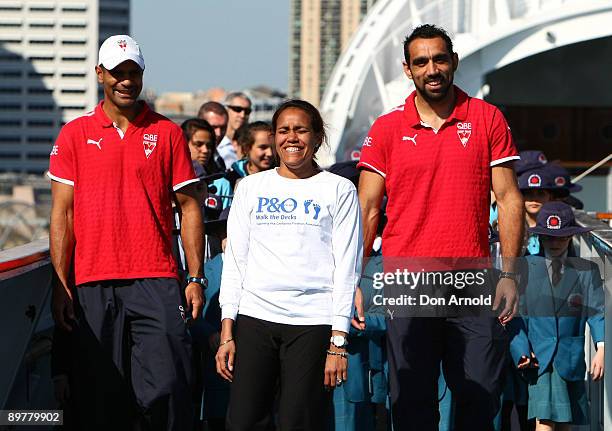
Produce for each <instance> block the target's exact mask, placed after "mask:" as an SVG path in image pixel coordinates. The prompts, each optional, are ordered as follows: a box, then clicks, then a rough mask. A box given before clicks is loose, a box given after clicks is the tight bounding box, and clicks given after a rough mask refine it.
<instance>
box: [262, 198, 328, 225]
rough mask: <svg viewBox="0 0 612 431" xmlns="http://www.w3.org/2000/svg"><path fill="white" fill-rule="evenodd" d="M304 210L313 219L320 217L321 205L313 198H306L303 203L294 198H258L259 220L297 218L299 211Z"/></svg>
mask: <svg viewBox="0 0 612 431" xmlns="http://www.w3.org/2000/svg"><path fill="white" fill-rule="evenodd" d="M302 210H303V212H304V214H305V215H308V216H309V217H310V218H312V220H318V219H319V213H320V212H321V206H320V205H319V204H317V203H316V202H314V201H313V200H312V199H307V200H305V201H304V202H303V203H302V205H299V204H298V201H297V200H295V199H293V198H286V199H282V200H281V199H279V198H268V197H261V196H260V197H259V198H257V211H255V214H256V216H255V217H256V219H257V220H297V215H296V214H297V212H298V211H299V212H301V211H302Z"/></svg>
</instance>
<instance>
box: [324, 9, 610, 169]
mask: <svg viewBox="0 0 612 431" xmlns="http://www.w3.org/2000/svg"><path fill="white" fill-rule="evenodd" d="M424 22H429V23H435V24H437V25H440V26H442V27H444V28H445V29H447V30H448V31H449V32H450V33H451V34H452V35H453V36H454V37H453V38H454V44H455V48H456V51H457V52H458V54H459V57H460V65H459V70H458V71H457V73H456V75H455V81H456V82H457V83H458V85H460V86H461V87H462V88H464V89H465V90H466V91H467V92H468V93H469V94H473V95H478V96H482V95H483V90H484V92H485V93H486V88H484V89H483V88H482V83H483V78H484V76H485V75H486V74H487V73H489V72H491V71H494V70H496V69H499V68H501V67H503V66H506V65H508V64H511V63H514V62H516V61H519V60H521V59H524V58H527V57H530V56H533V55H536V54H539V53H541V52H544V51H548V50H551V49H554V48H559V47H562V46H565V45H570V44H573V43H578V42H583V41H587V40H592V39H596V38H600V37H606V36H610V35H612V26H610V25H609V23H610V22H612V0H606V1H597V0H437V1H427V0H379V1H378V2H377V3H376V5H375V6H374V7H373V8H372V9H371V11H370V13H369V14H368V16H367V17H366V18H365V19H364V22H363V23H362V25H361V26H360V28H359V29H358V31H357V32H356V33H355V35H354V36H353V38H352V40H351V43H350V44H349V47H348V48H347V50H346V51H345V52H344V53H343V54H342V56H341V57H340V59H339V61H338V63H337V65H336V67H335V69H334V72H333V73H332V76H331V78H330V80H329V82H328V85H327V89H326V91H325V93H324V95H323V98H322V100H321V110H322V112H323V114H324V117H325V119H326V121H327V123H328V125H329V143H330V150H331V151H330V154H326V155H322V156H321V162H322V164H323V165H329V164H331V163H333V162H334V161H335V160H336V158H338V160H340V159H344V158H347V157H349V154H350V152H351V150H352V149H355V148H359V147H360V145H361V142H362V140H363V137H364V136H365V134H366V133H367V130H368V129H369V127H370V125H371V123H372V122H373V120H374V119H375V118H376V117H377V116H378V115H379V114H380V113H382V112H384V111H386V110H388V109H390V108H392V107H393V106H396V105H398V104H400V103H402V102H403V100H404V98H405V97H406V96H407V94H408V93H409V92H410V91H411V89H412V88H413V87H412V82H411V81H409V80H408V79H407V78H406V77H405V76H404V75H403V72H402V68H401V62H402V59H403V54H402V42H403V39H404V37H405V35H406V34H408V33H409V31H410V30H411V29H412V28H413V27H415V26H416V25H418V24H420V23H424Z"/></svg>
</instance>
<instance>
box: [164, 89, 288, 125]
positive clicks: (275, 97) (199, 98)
mask: <svg viewBox="0 0 612 431" xmlns="http://www.w3.org/2000/svg"><path fill="white" fill-rule="evenodd" d="M240 91H242V92H243V93H244V94H246V95H247V96H249V98H250V99H251V103H252V109H253V112H252V113H251V116H250V117H249V121H271V120H272V115H273V114H274V111H275V110H276V108H277V107H278V105H280V104H281V103H282V102H283V101H284V100H285V98H286V97H287V96H286V94H285V93H283V92H281V91H278V90H275V89H272V88H268V87H266V86H258V87H253V88H248V89H244V90H240ZM227 93H228V92H227V91H225V90H224V89H223V88H219V87H213V88H210V89H208V90H204V91H198V92H195V93H189V92H168V93H163V94H161V95H159V97H157V98H156V99H155V110H156V111H157V112H159V113H160V114H162V115H165V116H166V117H168V118H170V119H171V120H172V121H174V122H175V123H177V124H181V123H182V122H183V121H185V120H186V119H188V118H192V117H195V116H196V115H197V114H198V110H199V109H200V106H202V104H203V103H205V102H209V101H215V102H219V103H223V102H224V100H225V96H226V95H227Z"/></svg>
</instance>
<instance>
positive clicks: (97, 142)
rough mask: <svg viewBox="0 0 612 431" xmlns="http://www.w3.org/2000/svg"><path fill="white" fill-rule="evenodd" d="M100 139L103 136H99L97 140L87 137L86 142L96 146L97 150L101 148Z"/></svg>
mask: <svg viewBox="0 0 612 431" xmlns="http://www.w3.org/2000/svg"><path fill="white" fill-rule="evenodd" d="M102 139H104V138H100V139H98V140H97V141H94V140H93V139H88V140H87V143H88V144H91V145H95V146H96V147H98V149H99V150H101V149H102V147H101V146H100V142H102Z"/></svg>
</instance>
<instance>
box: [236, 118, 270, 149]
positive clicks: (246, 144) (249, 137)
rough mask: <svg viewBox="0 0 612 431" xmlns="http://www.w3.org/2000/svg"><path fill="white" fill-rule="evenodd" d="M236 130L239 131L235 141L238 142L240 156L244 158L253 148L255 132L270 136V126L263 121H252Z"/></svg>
mask: <svg viewBox="0 0 612 431" xmlns="http://www.w3.org/2000/svg"><path fill="white" fill-rule="evenodd" d="M238 130H240V134H238V137H237V138H236V140H237V141H238V145H240V149H241V150H242V154H244V155H245V156H246V155H247V154H248V152H249V151H251V148H253V144H254V143H255V133H256V132H268V133H270V134H272V126H270V124H268V123H266V122H265V121H254V122H252V123H249V124H245V125H242V126H240V128H239V129H238Z"/></svg>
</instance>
